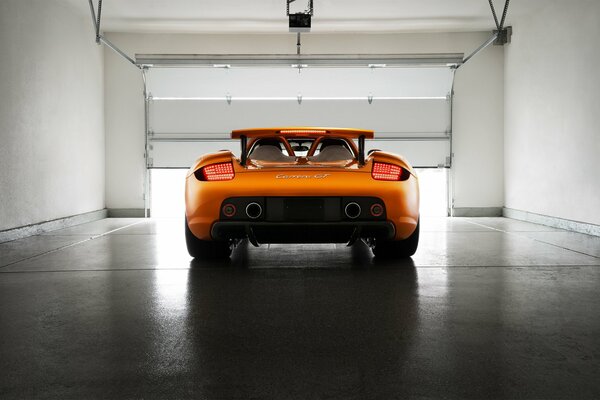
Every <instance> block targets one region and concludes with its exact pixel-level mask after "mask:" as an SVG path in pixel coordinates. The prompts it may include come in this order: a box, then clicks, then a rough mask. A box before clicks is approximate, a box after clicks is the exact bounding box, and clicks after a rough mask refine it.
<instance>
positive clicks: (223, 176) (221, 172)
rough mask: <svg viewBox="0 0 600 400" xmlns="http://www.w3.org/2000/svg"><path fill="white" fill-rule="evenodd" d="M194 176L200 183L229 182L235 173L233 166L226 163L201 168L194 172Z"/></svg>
mask: <svg viewBox="0 0 600 400" xmlns="http://www.w3.org/2000/svg"><path fill="white" fill-rule="evenodd" d="M198 172H200V173H198ZM195 175H196V178H198V179H199V180H201V181H230V180H232V179H233V177H234V176H235V172H234V171H233V164H232V163H230V162H227V163H219V164H212V165H207V166H206V167H202V168H200V170H198V171H196V173H195Z"/></svg>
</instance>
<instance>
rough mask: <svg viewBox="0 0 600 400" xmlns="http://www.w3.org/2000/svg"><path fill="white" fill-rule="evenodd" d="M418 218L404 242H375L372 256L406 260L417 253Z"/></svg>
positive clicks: (419, 222)
mask: <svg viewBox="0 0 600 400" xmlns="http://www.w3.org/2000/svg"><path fill="white" fill-rule="evenodd" d="M420 224H421V221H420V218H419V220H418V221H417V227H416V228H415V231H414V232H413V233H412V234H411V235H410V236H409V237H407V238H406V239H404V240H376V241H375V246H374V247H373V254H375V256H376V257H381V258H406V257H410V256H412V255H413V254H415V252H416V251H417V247H418V246H419V226H420Z"/></svg>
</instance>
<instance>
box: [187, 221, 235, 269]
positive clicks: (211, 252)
mask: <svg viewBox="0 0 600 400" xmlns="http://www.w3.org/2000/svg"><path fill="white" fill-rule="evenodd" d="M185 244H186V245H187V250H188V253H189V254H190V256H192V257H194V258H204V259H223V258H228V257H229V256H230V255H231V244H230V243H229V242H218V241H212V240H201V239H198V238H197V237H196V236H194V234H193V233H192V231H191V230H190V227H189V225H188V222H187V217H186V218H185Z"/></svg>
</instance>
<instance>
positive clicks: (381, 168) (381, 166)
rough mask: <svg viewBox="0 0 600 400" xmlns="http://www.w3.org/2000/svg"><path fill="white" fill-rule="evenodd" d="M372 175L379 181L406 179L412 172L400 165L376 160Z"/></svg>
mask: <svg viewBox="0 0 600 400" xmlns="http://www.w3.org/2000/svg"><path fill="white" fill-rule="evenodd" d="M371 176H372V177H373V179H376V180H378V181H405V180H407V179H408V178H409V177H410V172H408V171H407V170H406V169H404V168H402V167H399V166H398V165H394V164H386V163H379V162H375V163H373V171H371Z"/></svg>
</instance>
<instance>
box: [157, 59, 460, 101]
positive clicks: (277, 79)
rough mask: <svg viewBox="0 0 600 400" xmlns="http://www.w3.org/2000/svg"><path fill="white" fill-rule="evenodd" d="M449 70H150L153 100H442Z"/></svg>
mask: <svg viewBox="0 0 600 400" xmlns="http://www.w3.org/2000/svg"><path fill="white" fill-rule="evenodd" d="M452 75H453V73H452V71H451V70H450V69H448V68H314V67H311V68H304V69H302V70H301V72H299V70H298V69H297V68H231V69H228V68H164V69H160V68H158V69H151V70H150V71H149V72H148V74H147V76H148V78H147V79H148V87H149V91H150V93H151V94H152V96H153V97H155V98H197V97H204V98H223V99H224V98H225V97H226V96H227V95H231V96H232V97H234V98H236V97H257V96H260V97H264V98H267V97H295V96H297V95H298V94H301V95H303V96H304V97H311V96H314V97H336V96H337V97H354V96H356V97H365V98H366V97H368V96H369V95H372V96H374V97H413V98H414V97H442V98H443V97H446V96H447V95H448V94H449V93H450V91H451V87H452Z"/></svg>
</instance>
